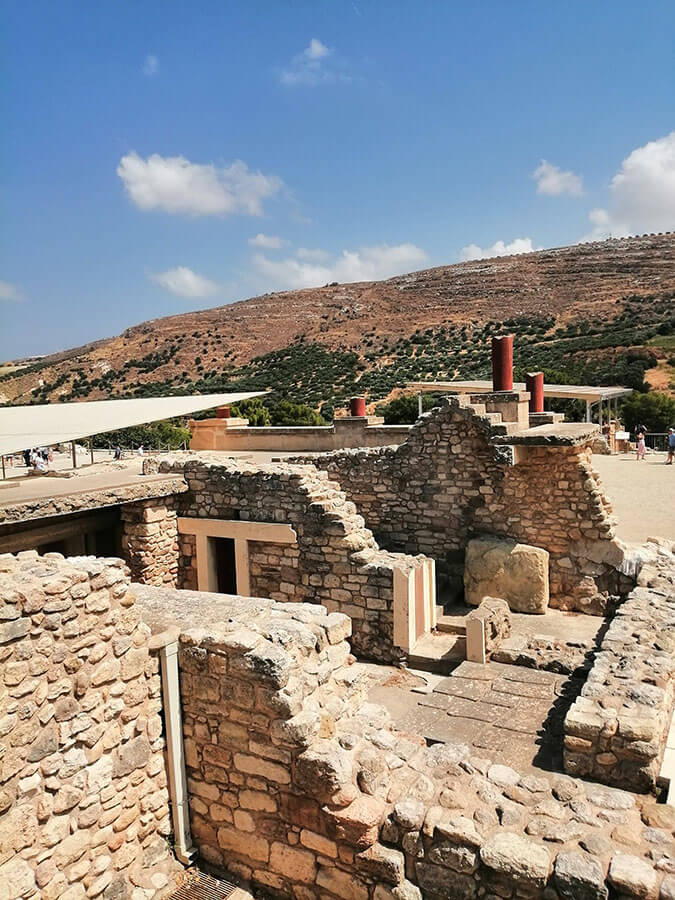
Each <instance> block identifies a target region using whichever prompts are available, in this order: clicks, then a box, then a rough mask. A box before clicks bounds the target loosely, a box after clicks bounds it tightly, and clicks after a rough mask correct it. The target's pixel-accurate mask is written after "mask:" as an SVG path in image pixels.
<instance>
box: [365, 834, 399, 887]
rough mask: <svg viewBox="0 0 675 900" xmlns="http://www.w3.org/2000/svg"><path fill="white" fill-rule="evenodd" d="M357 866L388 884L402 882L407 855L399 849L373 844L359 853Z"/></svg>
mask: <svg viewBox="0 0 675 900" xmlns="http://www.w3.org/2000/svg"><path fill="white" fill-rule="evenodd" d="M355 861H356V866H357V868H358V869H360V870H361V871H363V872H366V873H367V874H368V875H370V876H371V877H372V878H375V879H376V880H377V881H385V882H387V884H393V885H396V884H400V882H401V881H403V877H404V875H405V857H404V856H403V854H402V853H400V852H399V851H398V850H392V849H391V848H389V847H383V846H382V844H373V846H372V847H369V848H368V849H367V850H364V851H363V852H362V853H359V854H357V856H356V857H355Z"/></svg>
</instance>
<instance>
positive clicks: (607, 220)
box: [581, 209, 630, 244]
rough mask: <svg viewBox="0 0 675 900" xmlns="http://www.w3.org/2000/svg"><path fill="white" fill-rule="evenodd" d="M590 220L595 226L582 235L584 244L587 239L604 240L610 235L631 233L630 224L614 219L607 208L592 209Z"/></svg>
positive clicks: (623, 235) (619, 235) (620, 235)
mask: <svg viewBox="0 0 675 900" xmlns="http://www.w3.org/2000/svg"><path fill="white" fill-rule="evenodd" d="M588 221H589V222H590V223H591V225H592V226H593V228H592V230H591V231H590V232H589V233H588V234H585V235H584V236H583V237H582V239H581V243H582V244H583V243H585V242H586V241H604V240H606V239H607V238H610V237H627V236H628V235H629V234H630V231H629V229H628V226H627V225H625V224H622V223H621V222H615V221H613V220H612V217H611V215H610V214H609V212H608V211H607V210H606V209H592V210H591V211H590V212H589V214H588Z"/></svg>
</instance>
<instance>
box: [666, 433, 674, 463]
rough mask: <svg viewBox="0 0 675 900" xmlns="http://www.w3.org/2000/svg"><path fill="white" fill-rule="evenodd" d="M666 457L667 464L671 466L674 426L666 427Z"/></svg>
mask: <svg viewBox="0 0 675 900" xmlns="http://www.w3.org/2000/svg"><path fill="white" fill-rule="evenodd" d="M667 449H668V459H667V460H666V465H667V466H672V464H673V457H674V456H675V428H669V429H668V448H667Z"/></svg>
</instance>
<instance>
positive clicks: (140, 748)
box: [113, 737, 150, 778]
mask: <svg viewBox="0 0 675 900" xmlns="http://www.w3.org/2000/svg"><path fill="white" fill-rule="evenodd" d="M149 758H150V745H149V744H148V742H147V740H146V739H145V738H143V737H137V738H133V739H132V740H130V741H128V742H127V743H126V744H124V745H123V746H122V747H121V748H120V750H119V751H118V753H117V754H116V756H115V760H114V762H113V776H114V777H116V778H119V777H121V776H122V775H128V774H129V773H130V772H133V771H134V769H140V768H141V767H142V766H145V765H146V763H147V762H148V759H149Z"/></svg>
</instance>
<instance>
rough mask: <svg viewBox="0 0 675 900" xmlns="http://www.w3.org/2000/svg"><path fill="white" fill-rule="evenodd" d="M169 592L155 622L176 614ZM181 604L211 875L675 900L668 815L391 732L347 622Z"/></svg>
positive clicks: (327, 889)
mask: <svg viewBox="0 0 675 900" xmlns="http://www.w3.org/2000/svg"><path fill="white" fill-rule="evenodd" d="M148 590H149V591H152V590H153V589H148ZM165 593H166V592H164V591H161V590H160V591H157V599H156V600H155V606H156V608H157V609H167V608H168V607H171V604H167V602H166V599H164V595H165ZM173 593H174V595H177V594H178V593H179V592H173ZM188 601H189V604H190V606H191V607H193V614H194V619H195V624H196V626H197V627H194V628H190V627H189V623H187V625H186V624H181V637H180V653H179V663H180V669H181V690H182V705H183V710H184V728H185V736H186V739H185V747H186V762H187V767H188V778H189V791H190V805H191V824H192V832H193V839H194V841H195V843H196V844H197V845H198V847H199V850H200V853H201V854H202V856H203V857H204V858H205V859H206V860H208V861H209V862H211V863H212V864H213V865H216V866H219V867H226V868H228V869H229V870H231V871H233V872H235V873H236V874H237V875H240V876H243V877H245V878H248V879H251V880H252V882H253V884H254V885H259V886H262V887H264V888H265V889H267V890H268V891H270V892H271V893H273V894H275V895H278V896H282V897H289V896H294V897H297V898H303V900H317V898H319V897H322V898H324V900H329V898H333V897H336V898H352V900H370V898H372V900H407V898H410V900H420V898H421V897H422V896H424V897H435V898H443V897H447V898H479V897H487V896H493V897H501V898H515V897H529V898H544V897H545V898H547V900H556V898H561V900H562V898H566V900H570V898H581V897H589V898H590V897H593V898H607V897H608V896H609V894H610V891H611V892H612V893H611V895H612V896H621V897H643V898H653V900H656V898H657V897H659V896H660V897H663V898H665V897H669V896H672V893H669V892H672V891H673V890H675V877H674V876H673V874H672V872H673V862H674V861H675V842H674V841H673V829H674V828H675V814H674V813H673V810H672V809H670V808H669V807H664V806H663V805H660V804H656V803H655V802H654V801H653V800H652V799H648V798H636V797H635V796H634V795H632V794H630V793H627V792H624V791H620V790H615V789H612V788H607V787H605V786H601V785H594V784H589V783H584V782H582V781H580V780H578V779H576V778H571V777H568V776H562V775H554V774H552V775H547V774H544V773H537V774H536V775H533V774H522V773H519V772H517V771H515V770H514V769H512V768H510V767H508V766H505V765H499V764H494V763H493V762H492V761H491V760H490V759H489V758H488V756H487V755H486V757H481V758H479V757H477V756H472V755H471V753H470V751H469V750H468V748H467V747H466V746H465V745H463V744H459V743H458V744H436V745H434V746H431V747H427V746H426V744H425V742H424V740H423V739H421V738H420V737H418V736H416V735H414V734H407V733H402V732H398V731H396V730H394V728H393V727H392V726H391V723H390V721H389V717H388V713H386V711H385V710H383V709H382V708H381V707H379V706H375V705H373V704H370V703H364V702H363V699H362V696H363V694H362V690H361V679H362V677H363V672H362V667H361V666H360V665H359V664H357V663H356V664H355V663H353V662H352V660H351V658H350V656H349V648H348V645H347V643H346V638H347V636H348V627H349V623H348V621H347V620H346V619H345V618H344V617H343V616H340V615H336V614H331V615H326V613H325V611H324V610H322V609H321V608H320V607H316V606H308V605H302V604H287V603H270V602H269V601H264V600H245V599H243V598H239V599H238V600H237V601H233V600H230V599H229V598H223V597H219V596H217V595H202V594H199V593H197V594H195V595H190V597H189V598H188ZM172 603H173V607H172V609H175V608H177V607H178V605H179V603H180V598H176V599H175V600H173V601H172ZM186 606H187V604H184V605H183V609H185V608H186ZM209 616H210V619H211V620H209ZM659 890H660V891H661V893H660V894H659Z"/></svg>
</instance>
